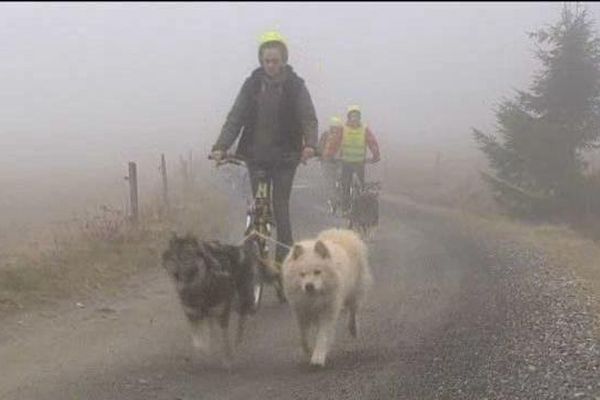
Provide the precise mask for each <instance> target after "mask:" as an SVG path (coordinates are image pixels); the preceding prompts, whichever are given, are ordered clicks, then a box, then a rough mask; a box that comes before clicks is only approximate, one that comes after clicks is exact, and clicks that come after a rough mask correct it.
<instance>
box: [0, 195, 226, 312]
mask: <svg viewBox="0 0 600 400" xmlns="http://www.w3.org/2000/svg"><path fill="white" fill-rule="evenodd" d="M227 207H228V205H227V200H226V199H225V198H223V197H222V196H220V195H219V194H218V193H217V192H216V191H211V190H202V189H201V188H198V190H197V191H196V192H195V193H193V194H191V196H190V198H189V199H188V200H187V201H186V202H185V203H182V204H181V205H180V206H179V207H174V208H173V209H172V210H171V211H170V213H169V214H168V215H163V216H159V214H158V212H157V211H156V207H152V205H148V206H146V207H145V208H144V209H143V214H142V216H141V222H140V224H139V225H138V226H137V227H132V226H131V225H130V224H129V223H128V221H127V219H126V217H125V216H124V215H123V214H122V213H118V212H116V213H115V212H106V210H105V211H104V212H103V211H98V212H97V213H95V214H94V215H92V216H90V217H88V218H87V219H85V220H83V221H78V222H74V223H73V225H72V226H70V227H68V229H64V231H63V232H55V233H54V234H53V238H52V243H51V244H50V245H49V246H45V247H42V248H20V249H18V250H15V251H14V252H12V253H6V252H5V253H2V254H0V318H2V317H6V316H8V315H11V314H14V313H18V312H25V311H28V310H31V309H34V308H35V307H37V306H40V305H52V304H53V303H56V302H59V301H62V300H66V299H75V298H77V299H83V298H86V297H87V296H92V295H94V294H96V293H99V292H102V293H107V294H111V293H115V292H116V291H118V290H119V285H120V284H121V283H123V282H125V281H126V280H127V279H128V278H131V277H133V276H134V275H136V274H139V273H142V272H146V271H152V270H154V271H158V270H159V269H160V255H161V253H162V250H163V249H164V247H165V245H166V242H167V240H168V238H169V237H170V235H171V233H172V232H173V231H175V232H179V233H185V232H193V233H195V234H196V235H198V236H199V237H207V236H210V237H219V236H220V235H221V234H222V233H223V232H224V231H225V229H227V227H226V226H225V225H224V224H223V221H224V218H223V216H224V215H226V213H227Z"/></svg>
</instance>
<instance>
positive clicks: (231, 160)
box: [208, 154, 316, 167]
mask: <svg viewBox="0 0 600 400" xmlns="http://www.w3.org/2000/svg"><path fill="white" fill-rule="evenodd" d="M313 158H316V157H313ZM208 159H209V160H214V161H217V160H215V158H214V157H213V156H212V154H209V155H208ZM282 161H299V162H301V163H302V164H304V165H306V161H305V162H302V161H300V160H299V159H298V158H297V157H294V156H288V157H284V158H283V159H282ZM247 163H248V162H247V161H246V160H244V159H242V158H239V157H236V156H232V155H229V154H225V155H224V156H223V158H221V159H220V160H218V161H217V167H219V166H221V165H225V164H234V165H240V166H242V165H246V164H247Z"/></svg>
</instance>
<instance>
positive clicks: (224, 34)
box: [0, 3, 600, 206]
mask: <svg viewBox="0 0 600 400" xmlns="http://www.w3.org/2000/svg"><path fill="white" fill-rule="evenodd" d="M561 7H562V4H561V3H529V4H528V3H513V4H511V3H484V4H477V3H468V4H467V3H465V4H460V3H453V4H450V3H437V4H436V3H433V4H421V3H418V4H410V3H398V4H389V3H381V4H377V3H369V4H366V3H363V4H360V3H348V4H343V3H332V4H323V3H319V4H310V3H303V4H300V3H294V4H283V3H281V4H277V3H262V4H261V3H255V4H245V3H244V4H236V3H214V4H208V3H203V4H190V3H179V4H177V3H146V4H143V3H104V4H102V3H87V4H70V3H52V4H45V3H2V4H1V5H0V57H1V58H2V60H3V62H2V63H1V64H0V87H1V88H2V90H0V148H2V150H3V151H2V157H0V180H1V183H3V184H4V186H3V187H4V188H5V189H6V188H8V187H10V186H9V185H8V184H7V182H14V181H18V180H20V179H25V178H23V177H26V176H35V175H36V174H38V172H40V171H43V172H44V173H51V171H60V172H57V174H62V175H60V176H63V175H64V174H72V175H76V174H77V173H79V172H82V171H86V170H90V171H91V170H99V169H100V168H108V169H119V168H121V169H122V170H123V171H125V170H126V162H127V161H129V160H138V161H141V160H158V157H159V154H160V153H161V152H165V153H167V154H170V155H177V154H180V153H187V152H188V151H189V150H193V151H194V152H195V153H196V154H200V155H202V156H203V155H204V154H206V153H207V152H208V150H209V146H210V145H211V144H212V142H213V141H214V140H215V139H216V136H217V135H218V133H219V130H220V128H221V126H222V124H223V122H224V120H225V117H226V114H227V112H228V111H229V108H230V107H231V105H232V103H233V100H234V98H235V96H236V94H237V92H238V90H239V88H240V86H241V84H242V82H243V80H244V79H245V78H246V77H247V76H248V74H249V73H250V72H251V71H252V69H253V68H255V67H256V66H257V41H258V37H259V35H260V34H261V33H262V32H263V31H265V30H270V29H279V30H280V31H281V32H282V33H283V34H284V35H285V36H286V37H287V38H288V41H289V48H290V64H291V65H292V66H293V67H294V68H295V69H296V71H297V72H298V73H299V74H300V75H301V76H302V77H303V78H304V79H305V80H306V82H307V86H308V89H309V91H310V92H311V95H312V97H313V102H314V104H315V106H316V109H317V113H318V117H319V122H320V126H319V130H320V131H323V129H324V128H325V125H326V124H327V121H328V119H329V117H330V116H331V115H332V114H340V113H342V112H343V110H344V108H345V106H346V105H347V104H349V103H357V104H361V105H362V107H363V110H364V118H365V119H366V121H367V122H368V123H369V125H370V126H371V127H372V129H373V130H374V132H375V133H376V134H377V135H378V136H379V137H380V138H381V141H382V142H383V143H385V144H386V146H387V147H384V148H383V149H382V154H383V157H384V158H385V157H386V155H387V156H389V155H390V154H402V152H403V151H410V147H409V144H411V143H436V147H437V148H442V149H443V148H446V147H451V146H456V145H464V146H467V147H468V146H472V144H471V132H470V127H471V126H477V127H480V128H483V129H490V128H492V127H493V122H494V119H493V118H494V116H493V106H494V105H495V104H496V103H497V102H498V101H499V100H501V99H502V97H504V96H510V95H511V94H512V93H513V91H514V89H517V88H524V87H525V86H526V85H527V84H528V82H529V81H530V79H531V77H532V75H533V73H534V72H535V68H536V67H537V64H536V62H535V60H534V58H533V46H532V42H531V41H530V40H529V39H528V37H527V32H528V31H532V30H534V29H537V28H539V27H541V26H542V25H543V24H545V23H550V22H553V21H555V20H556V18H557V17H558V16H559V12H560V8H561ZM588 7H589V9H590V12H591V14H592V16H593V17H594V18H595V19H598V16H600V5H598V4H589V5H588ZM148 162H149V161H148ZM152 162H154V161H152ZM154 167H155V165H152V168H154ZM57 176H58V175H57ZM119 179H120V177H119ZM22 182H27V181H26V180H25V181H22ZM7 185H8V186H7ZM99 190H100V189H99ZM4 192H5V193H4V195H2V194H0V197H4V199H0V200H3V201H0V205H2V204H3V205H5V206H6V205H9V206H10V204H9V203H10V201H9V200H7V197H6V194H7V191H6V190H5V191H4ZM11 201H12V200H11Z"/></svg>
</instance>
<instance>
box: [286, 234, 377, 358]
mask: <svg viewBox="0 0 600 400" xmlns="http://www.w3.org/2000/svg"><path fill="white" fill-rule="evenodd" d="M367 255H368V254H367V247H366V245H365V244H364V242H363V241H362V240H361V239H360V237H359V236H358V234H357V233H355V232H353V231H351V230H348V229H330V230H326V231H324V232H322V233H321V234H319V235H318V236H317V238H316V239H313V240H304V241H301V242H298V243H296V244H294V246H293V247H292V250H291V251H290V252H289V254H288V256H287V257H286V259H285V261H284V263H283V267H282V270H283V272H282V273H283V287H284V292H285V295H286V297H287V299H288V301H289V303H290V306H291V307H292V310H293V312H294V314H295V317H296V320H297V322H298V327H299V328H300V340H301V344H302V349H303V350H304V352H305V354H306V355H307V356H308V357H310V364H311V365H314V366H324V365H325V359H326V357H327V353H328V351H329V348H330V346H331V344H332V342H333V339H334V337H335V326H336V322H337V320H338V318H339V315H340V312H341V311H342V310H343V309H347V310H348V314H349V316H348V329H349V331H350V334H351V335H352V336H353V337H356V336H357V331H358V327H357V322H356V313H357V311H358V308H359V306H360V304H361V302H362V300H363V298H364V296H365V294H366V292H367V290H368V288H369V287H370V286H371V284H372V281H373V278H372V276H371V272H370V269H369V265H368V261H367Z"/></svg>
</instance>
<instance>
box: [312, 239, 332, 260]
mask: <svg viewBox="0 0 600 400" xmlns="http://www.w3.org/2000/svg"><path fill="white" fill-rule="evenodd" d="M315 253H317V254H318V255H320V256H321V258H329V257H331V255H330V254H329V249H327V246H325V243H323V242H321V241H320V240H317V243H315Z"/></svg>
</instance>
